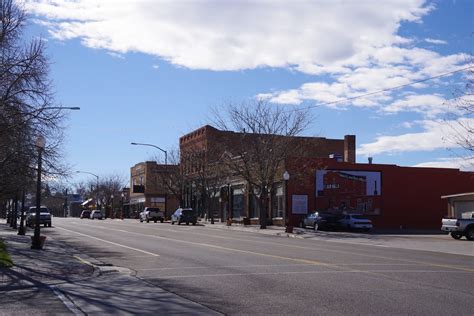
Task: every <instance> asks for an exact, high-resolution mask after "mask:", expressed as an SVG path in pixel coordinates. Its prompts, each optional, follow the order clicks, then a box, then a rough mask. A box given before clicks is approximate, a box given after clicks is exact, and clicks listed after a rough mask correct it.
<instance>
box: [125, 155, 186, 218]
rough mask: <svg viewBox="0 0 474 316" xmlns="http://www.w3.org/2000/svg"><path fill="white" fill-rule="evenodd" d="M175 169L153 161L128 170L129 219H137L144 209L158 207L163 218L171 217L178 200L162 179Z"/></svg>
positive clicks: (172, 166) (173, 166) (174, 166)
mask: <svg viewBox="0 0 474 316" xmlns="http://www.w3.org/2000/svg"><path fill="white" fill-rule="evenodd" d="M177 168H178V166H177V165H163V164H157V163H156V162H155V161H146V162H140V163H137V164H136V165H135V166H133V167H131V168H130V196H129V212H130V217H137V216H138V214H139V213H140V212H141V211H142V210H143V209H144V208H145V207H159V208H160V209H162V210H164V211H165V217H170V216H171V214H172V212H173V211H174V210H176V208H178V206H179V199H178V198H176V197H175V196H174V195H173V194H171V193H170V191H169V190H168V188H167V187H166V185H164V183H163V179H164V178H166V173H169V172H176V170H177Z"/></svg>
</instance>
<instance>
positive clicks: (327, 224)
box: [300, 212, 340, 230]
mask: <svg viewBox="0 0 474 316" xmlns="http://www.w3.org/2000/svg"><path fill="white" fill-rule="evenodd" d="M339 219H340V216H338V215H335V214H331V213H321V212H312V213H310V214H308V215H306V216H305V217H304V218H303V219H302V220H301V223H300V227H303V228H305V227H308V226H310V227H312V228H313V229H314V230H337V229H338V228H339V222H338V220H339Z"/></svg>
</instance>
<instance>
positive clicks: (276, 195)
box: [272, 185, 285, 218]
mask: <svg viewBox="0 0 474 316" xmlns="http://www.w3.org/2000/svg"><path fill="white" fill-rule="evenodd" d="M284 198H285V197H284V195H283V187H282V186H281V185H280V186H278V187H277V188H276V189H275V190H274V191H273V194H272V217H273V218H275V217H283V212H284V209H285V206H284V201H285V199H284Z"/></svg>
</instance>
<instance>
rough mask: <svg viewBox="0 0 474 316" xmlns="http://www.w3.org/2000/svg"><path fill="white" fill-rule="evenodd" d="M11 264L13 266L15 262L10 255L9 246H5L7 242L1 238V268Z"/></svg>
mask: <svg viewBox="0 0 474 316" xmlns="http://www.w3.org/2000/svg"><path fill="white" fill-rule="evenodd" d="M11 266H13V262H12V259H11V258H10V256H9V255H8V252H7V246H5V243H4V242H3V241H2V240H0V268H1V267H6V268H9V267H11Z"/></svg>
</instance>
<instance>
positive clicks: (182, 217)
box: [171, 208, 197, 225]
mask: <svg viewBox="0 0 474 316" xmlns="http://www.w3.org/2000/svg"><path fill="white" fill-rule="evenodd" d="M174 223H178V225H180V224H181V223H186V225H189V223H192V224H193V225H196V223H197V214H196V212H195V211H194V210H193V209H192V208H178V209H177V210H176V211H175V212H174V213H173V214H172V215H171V224H172V225H174Z"/></svg>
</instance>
